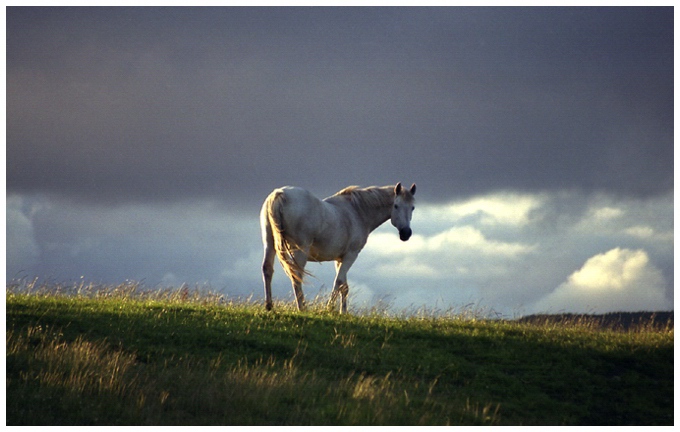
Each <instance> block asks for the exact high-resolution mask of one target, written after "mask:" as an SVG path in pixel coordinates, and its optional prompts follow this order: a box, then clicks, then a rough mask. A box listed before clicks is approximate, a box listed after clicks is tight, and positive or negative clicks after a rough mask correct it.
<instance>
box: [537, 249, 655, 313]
mask: <svg viewBox="0 0 680 432" xmlns="http://www.w3.org/2000/svg"><path fill="white" fill-rule="evenodd" d="M664 287H665V281H664V278H663V276H662V274H661V271H659V269H658V268H656V267H655V266H654V265H652V264H651V263H650V261H649V256H648V255H647V253H646V252H645V251H644V250H642V249H638V250H630V249H620V248H615V249H611V250H610V251H608V252H606V253H603V254H598V255H595V256H593V257H591V258H590V259H588V260H587V261H586V262H585V264H584V265H583V267H581V268H580V269H579V270H577V271H576V272H574V273H572V275H571V276H569V278H568V279H567V281H566V282H564V283H563V284H561V285H560V286H558V287H557V288H556V289H555V291H553V292H552V293H550V294H549V295H548V296H546V297H545V298H543V299H541V300H540V301H538V302H537V303H536V304H535V306H534V310H535V311H537V312H560V311H564V312H578V313H593V312H603V311H642V310H663V309H666V308H667V306H668V305H667V301H666V299H665V295H664Z"/></svg>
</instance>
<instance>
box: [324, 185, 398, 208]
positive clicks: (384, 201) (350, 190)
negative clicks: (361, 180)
mask: <svg viewBox="0 0 680 432" xmlns="http://www.w3.org/2000/svg"><path fill="white" fill-rule="evenodd" d="M333 197H345V198H348V199H349V200H350V202H351V203H352V205H353V206H354V207H357V208H366V207H383V206H392V203H393V202H394V186H382V187H379V186H370V187H367V188H361V187H359V186H348V187H346V188H344V189H343V190H341V191H339V192H338V193H336V194H335V195H333Z"/></svg>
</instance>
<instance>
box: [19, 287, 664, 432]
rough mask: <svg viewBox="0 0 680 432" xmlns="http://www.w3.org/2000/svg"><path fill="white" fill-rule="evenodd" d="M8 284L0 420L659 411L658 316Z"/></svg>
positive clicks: (357, 419) (649, 421)
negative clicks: (467, 311) (539, 313)
mask: <svg viewBox="0 0 680 432" xmlns="http://www.w3.org/2000/svg"><path fill="white" fill-rule="evenodd" d="M26 291H31V290H17V289H12V288H8V291H7V294H6V310H7V344H6V348H7V372H6V373H7V384H6V386H7V404H6V409H7V424H9V425H130V424H135V425H485V424H492V425H562V424H566V425H672V424H673V328H672V327H671V326H668V327H666V328H657V327H652V326H646V327H645V326H641V327H637V328H635V329H630V330H627V331H616V330H612V329H603V328H601V327H599V326H595V325H591V324H589V322H588V321H587V320H581V321H579V322H576V323H570V324H555V323H550V322H547V321H546V322H545V323H543V324H536V323H520V322H507V321H498V320H482V319H475V318H474V317H470V316H468V317H457V316H443V317H438V316H435V315H432V314H430V315H428V314H421V316H418V317H410V318H407V317H390V316H386V315H385V314H384V313H380V312H379V311H374V312H365V313H363V314H361V315H358V316H340V315H336V314H331V313H327V312H325V311H323V310H322V308H321V307H320V306H312V308H311V310H310V311H309V312H305V313H298V312H296V311H294V310H292V308H291V307H289V306H286V305H282V304H277V305H276V306H275V307H277V311H275V312H273V313H267V312H265V310H264V308H263V307H262V306H261V305H256V304H252V303H250V302H247V301H239V302H234V303H231V302H228V301H225V300H224V299H223V298H221V297H220V296H217V295H208V294H206V293H200V292H197V291H187V290H180V291H164V292H156V293H142V292H140V291H139V290H138V287H137V286H134V285H122V286H120V287H108V288H107V289H104V290H101V289H98V290H88V289H87V287H83V286H81V287H80V288H79V289H75V290H74V289H73V288H70V289H69V290H66V291H68V292H66V293H54V291H55V289H50V290H49V292H48V291H45V290H43V291H40V290H34V291H33V292H29V293H26Z"/></svg>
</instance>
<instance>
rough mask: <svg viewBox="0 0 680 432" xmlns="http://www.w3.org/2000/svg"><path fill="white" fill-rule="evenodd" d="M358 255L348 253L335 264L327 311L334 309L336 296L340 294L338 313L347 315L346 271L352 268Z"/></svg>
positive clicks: (347, 286) (347, 287) (347, 289)
mask: <svg viewBox="0 0 680 432" xmlns="http://www.w3.org/2000/svg"><path fill="white" fill-rule="evenodd" d="M358 255H359V254H358V253H348V254H346V255H345V256H343V257H342V258H341V259H339V260H338V261H336V262H335V271H336V274H335V281H334V282H333V291H332V292H331V298H330V300H329V301H328V309H334V308H335V302H336V301H337V298H338V294H340V296H341V302H340V313H347V295H348V294H349V285H348V284H347V271H348V270H349V268H350V267H352V264H354V261H356V259H357V256H358Z"/></svg>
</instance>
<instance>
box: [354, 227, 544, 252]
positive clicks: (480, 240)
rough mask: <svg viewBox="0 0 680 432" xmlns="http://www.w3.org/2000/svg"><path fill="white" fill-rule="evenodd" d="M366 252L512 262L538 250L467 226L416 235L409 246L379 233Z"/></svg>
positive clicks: (370, 239) (371, 239) (372, 239)
mask: <svg viewBox="0 0 680 432" xmlns="http://www.w3.org/2000/svg"><path fill="white" fill-rule="evenodd" d="M366 248H367V249H368V250H370V251H371V252H373V253H376V254H379V255H394V254H395V253H401V254H409V255H411V254H436V253H455V251H457V250H460V249H465V250H467V251H468V253H469V252H470V251H473V252H476V253H480V254H483V255H497V256H506V257H509V258H511V257H516V256H518V255H521V254H526V253H529V252H531V251H532V250H533V249H534V246H532V245H528V244H523V243H513V242H502V241H496V240H490V239H488V238H486V236H485V235H484V234H483V233H482V232H481V231H480V230H479V229H477V228H475V227H473V226H470V225H465V226H459V227H452V228H449V229H447V230H445V231H442V232H439V233H437V234H435V235H432V236H429V237H428V236H423V235H418V234H416V235H414V236H413V237H412V238H411V240H409V241H408V242H402V241H400V240H399V239H398V238H397V237H396V236H395V235H393V234H387V233H375V234H374V235H373V236H371V237H370V238H369V243H367V246H366ZM426 258H427V257H426Z"/></svg>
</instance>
